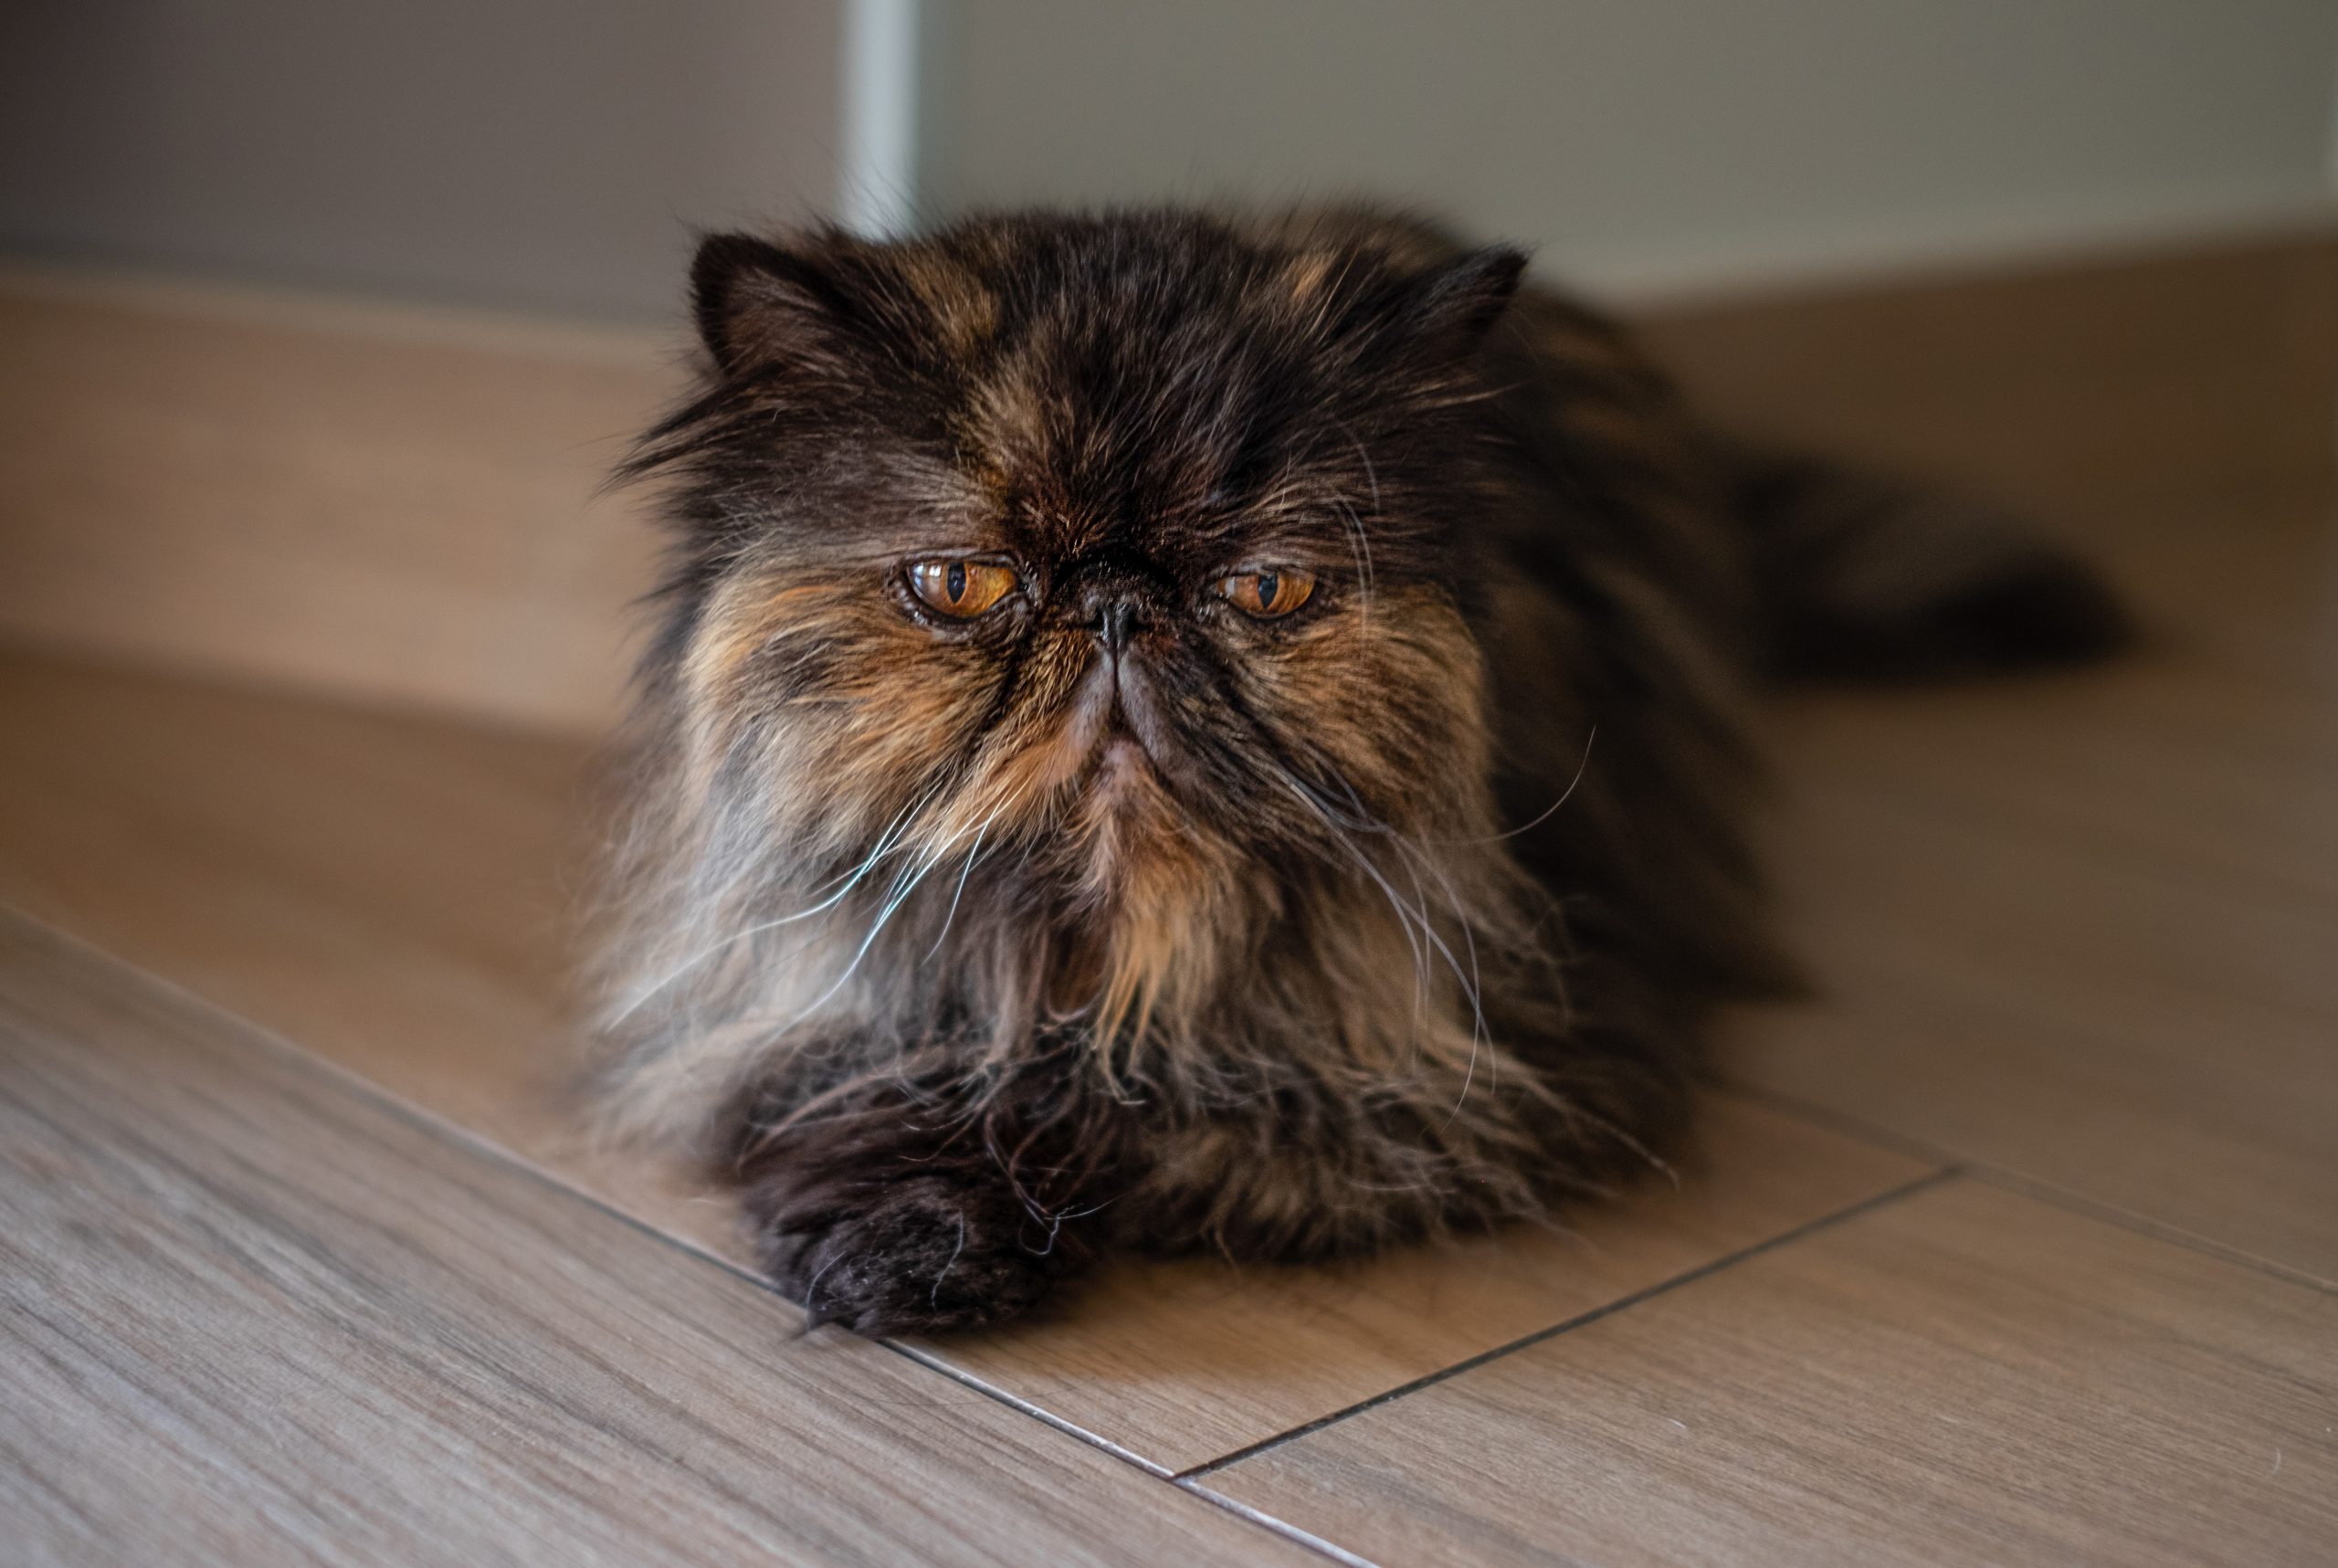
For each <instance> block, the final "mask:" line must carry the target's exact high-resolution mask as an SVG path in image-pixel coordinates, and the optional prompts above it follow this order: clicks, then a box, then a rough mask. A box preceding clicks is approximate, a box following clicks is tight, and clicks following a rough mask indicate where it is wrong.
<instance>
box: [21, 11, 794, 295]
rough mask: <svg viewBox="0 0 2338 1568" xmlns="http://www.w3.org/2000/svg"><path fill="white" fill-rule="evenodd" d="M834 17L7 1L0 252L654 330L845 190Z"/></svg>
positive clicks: (760, 13) (790, 13)
mask: <svg viewBox="0 0 2338 1568" xmlns="http://www.w3.org/2000/svg"><path fill="white" fill-rule="evenodd" d="M837 51H838V20H837V0H785V3H774V0H395V3H392V0H0V247H7V248H10V249H14V250H16V251H17V252H19V253H29V254H33V255H46V256H52V257H60V258H88V259H97V260H102V261H108V262H112V263H117V264H120V263H130V264H133V265H139V266H144V267H150V268H152V267H159V268H168V269H172V270H190V271H195V272H202V273H211V274H226V275H231V276H236V277H242V278H257V279H274V280H279V281H283V280H290V281H294V282H299V283H303V284H311V285H324V286H327V287H333V288H342V289H360V290H368V291H380V292H385V293H392V294H401V295H408V296H419V297H425V298H437V299H447V300H464V301H470V302H484V303H494V304H505V305H519V306H522V307H526V308H529V309H533V310H561V311H572V312H582V313H585V314H593V315H606V316H625V317H658V316H664V315H668V314H669V313H670V312H672V311H673V310H674V309H675V308H676V307H677V306H678V305H679V300H680V298H681V289H682V278H683V272H684V268H685V267H686V265H687V262H688V258H689V256H690V225H692V224H715V223H730V222H737V221H741V220H743V219H752V218H754V217H757V216H779V217H783V218H785V217H793V216H800V215H802V214H803V213H804V212H806V211H815V210H816V211H823V212H825V211H827V210H828V209H830V208H831V207H832V206H833V205H834V204H835V200H836V195H837V187H836V174H835V159H836V153H837V145H836V143H837V121H838V102H837V97H838V84H837V77H838V71H837Z"/></svg>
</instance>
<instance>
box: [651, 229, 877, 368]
mask: <svg viewBox="0 0 2338 1568" xmlns="http://www.w3.org/2000/svg"><path fill="white" fill-rule="evenodd" d="M835 259H836V258H834V256H833V255H832V254H830V253H829V252H828V251H827V248H826V247H822V246H821V245H819V244H818V243H817V242H816V241H814V242H812V243H809V244H805V245H801V246H795V247H789V246H782V245H775V244H774V243H773V242H772V241H770V240H767V239H762V238H758V237H756V236H754V235H751V234H711V235H708V236H707V237H705V238H704V239H702V240H700V242H699V247H698V256H697V258H696V259H694V260H693V261H692V262H691V263H690V309H691V312H692V314H693V315H694V316H695V317H696V319H697V321H698V333H699V337H700V339H701V340H703V341H704V342H705V343H706V351H707V353H710V354H711V355H712V356H713V357H714V363H715V364H716V365H717V366H718V367H719V368H720V369H721V372H722V374H724V375H726V376H733V375H739V374H744V373H746V372H749V371H752V370H754V369H757V368H759V367H762V366H765V365H771V364H777V363H795V364H798V365H800V366H802V367H803V368H806V369H812V368H817V367H820V366H827V367H828V368H831V369H834V368H841V367H842V365H843V364H845V363H848V362H849V361H850V360H852V359H853V358H854V357H855V355H856V351H857V348H858V346H859V345H858V339H859V338H860V337H861V336H862V331H861V329H862V326H863V323H860V322H859V321H857V320H856V314H855V311H854V309H853V304H852V298H851V294H850V292H849V290H848V289H847V288H846V287H845V285H844V280H843V279H842V278H841V277H840V276H839V273H838V271H837V268H836V266H835V265H834V263H835Z"/></svg>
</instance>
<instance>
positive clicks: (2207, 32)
mask: <svg viewBox="0 0 2338 1568" xmlns="http://www.w3.org/2000/svg"><path fill="white" fill-rule="evenodd" d="M927 74H928V79H929V94H928V96H929V103H930V105H931V112H930V114H929V121H928V125H927V128H926V135H927V149H928V153H927V165H928V166H927V170H926V178H925V180H924V181H923V185H924V193H923V194H924V195H925V198H926V205H927V207H928V208H929V210H932V211H936V212H946V211H951V210H955V209H958V208H961V207H964V206H965V205H970V204H976V203H998V202H1015V201H1025V200H1032V199H1046V200H1090V201H1092V200H1097V199H1102V198H1129V197H1142V198H1162V197H1215V196H1220V195H1252V196H1262V197H1267V198H1271V199H1282V198H1297V197H1304V196H1312V195H1324V194H1327V193H1348V192H1367V193H1374V194H1378V195H1386V196H1392V197H1395V198H1397V199H1400V200H1404V201H1407V202H1411V203H1416V204H1418V205H1423V206H1426V207H1427V208H1431V209H1434V210H1437V211H1440V212H1445V213H1449V214H1452V215H1455V216H1459V217H1460V218H1461V219H1463V220H1464V221H1465V222H1467V223H1468V224H1469V225H1470V226H1472V227H1474V228H1476V229H1478V230H1479V231H1480V232H1482V233H1486V234H1499V235H1503V236H1507V237H1511V238H1515V239H1521V240H1524V241H1528V242H1531V243H1532V244H1534V245H1536V246H1539V247H1542V248H1543V252H1544V255H1545V257H1546V259H1547V260H1548V261H1550V262H1551V263H1552V264H1553V265H1555V266H1557V267H1560V268H1565V269H1568V270H1571V271H1573V272H1574V273H1575V274H1576V275H1577V276H1579V277H1583V278H1585V279H1587V280H1589V281H1591V282H1593V283H1595V284H1598V285H1602V286H1605V287H1607V288H1609V289H1619V290H1625V291H1632V290H1639V291H1647V290H1651V289H1654V290H1662V289H1668V288H1678V287H1681V286H1690V287H1698V288H1710V287H1716V286H1718V287H1730V286H1734V285H1737V284H1741V283H1749V282H1762V281H1766V280H1769V279H1777V278H1792V277H1797V276H1803V275H1809V274H1814V273H1816V274H1823V273H1828V272H1841V271H1845V270H1859V269H1863V268H1871V267H1877V266H1883V267H1892V266H1900V265H1905V264H1910V263H1913V264H1918V265H1924V264H1930V263H1933V262H1935V261H1940V260H1949V259H1961V258H1989V257H1993V256H1996V255H2001V254H2007V253H2017V252H2021V251H2026V250H2034V249H2037V248H2040V247H2066V246H2067V247H2086V246H2090V245H2092V244H2096V243H2099V242H2101V241H2105V240H2110V241H2119V240H2122V239H2126V238H2130V237H2155V236H2160V235H2167V234H2183V233H2187V232H2189V231H2197V230H2204V229H2209V228H2214V227H2216V226H2224V225H2252V224H2259V223H2265V222H2275V221H2283V220H2288V219H2291V218H2294V217H2296V216H2299V215H2300V214H2302V213H2309V212H2312V211H2313V210H2316V209H2319V208H2323V207H2326V206H2327V205H2328V203H2329V201H2330V198H2331V136H2332V118H2333V83H2334V81H2338V5H2333V4H2331V0H1463V3H1455V4H1442V5H1428V4H1416V3H1411V0H1177V3H1176V4H1174V5H1171V4H1163V5H1105V4H1097V3H1095V0H934V16H933V19H932V47H931V49H930V51H929V58H928V62H927Z"/></svg>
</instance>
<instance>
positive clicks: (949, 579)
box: [942, 561, 966, 605]
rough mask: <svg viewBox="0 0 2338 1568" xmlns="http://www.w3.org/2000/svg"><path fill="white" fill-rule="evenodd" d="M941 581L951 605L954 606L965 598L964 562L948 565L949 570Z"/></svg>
mask: <svg viewBox="0 0 2338 1568" xmlns="http://www.w3.org/2000/svg"><path fill="white" fill-rule="evenodd" d="M942 580H943V584H945V585H946V586H947V588H948V591H949V595H950V602H951V603H952V604H953V605H954V604H956V603H957V602H958V601H959V600H961V599H963V598H964V597H965V596H966V563H964V562H963V561H953V562H952V563H950V569H949V571H948V572H946V573H944V574H943V579H942Z"/></svg>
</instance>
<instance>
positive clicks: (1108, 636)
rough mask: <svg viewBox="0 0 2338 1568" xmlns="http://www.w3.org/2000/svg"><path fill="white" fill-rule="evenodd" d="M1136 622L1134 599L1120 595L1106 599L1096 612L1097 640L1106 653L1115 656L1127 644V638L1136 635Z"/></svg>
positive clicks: (1117, 655)
mask: <svg viewBox="0 0 2338 1568" xmlns="http://www.w3.org/2000/svg"><path fill="white" fill-rule="evenodd" d="M1136 624H1137V606H1136V601H1135V600H1134V599H1132V598H1129V597H1127V596H1126V595H1122V597H1119V598H1115V599H1111V600H1108V601H1106V602H1105V604H1104V605H1102V606H1101V608H1099V609H1098V611H1097V612H1096V621H1095V626H1096V637H1097V640H1098V641H1100V642H1101V643H1102V644H1103V645H1104V651H1105V652H1106V653H1109V654H1111V655H1113V656H1114V657H1115V658H1117V657H1119V655H1120V654H1121V652H1122V650H1123V649H1125V648H1126V647H1128V646H1129V639H1130V638H1131V637H1134V636H1135V635H1136Z"/></svg>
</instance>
